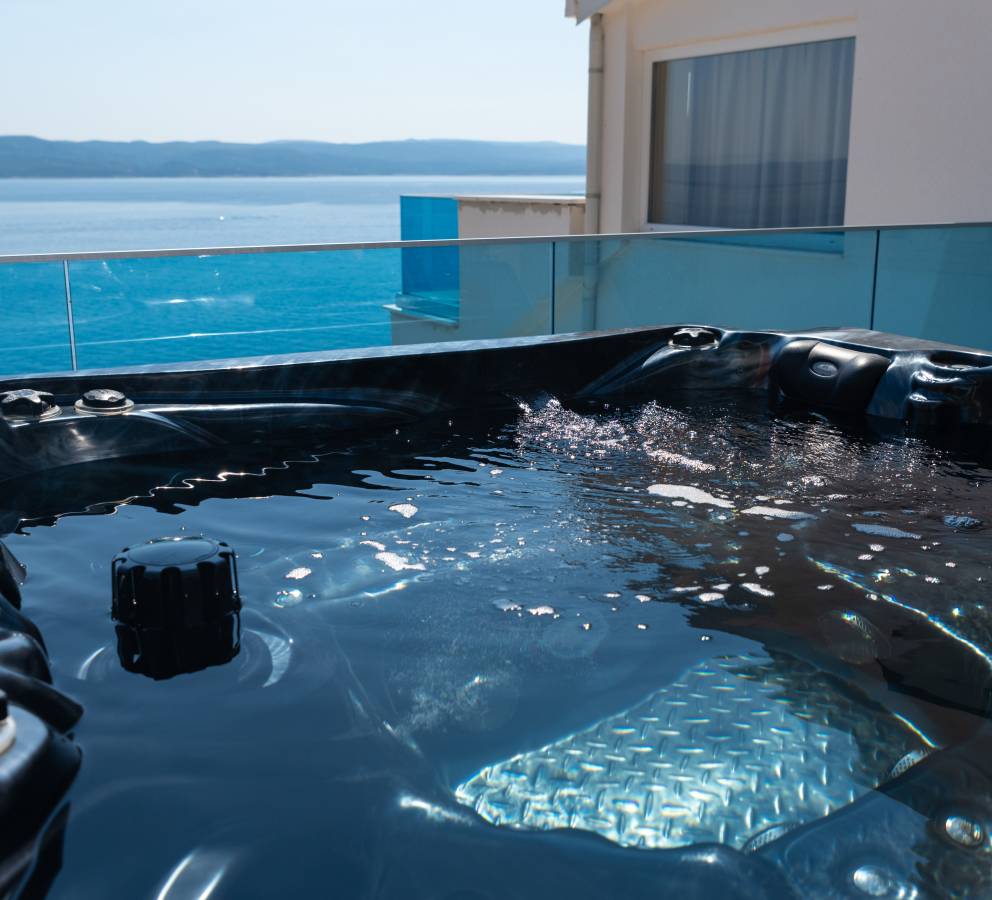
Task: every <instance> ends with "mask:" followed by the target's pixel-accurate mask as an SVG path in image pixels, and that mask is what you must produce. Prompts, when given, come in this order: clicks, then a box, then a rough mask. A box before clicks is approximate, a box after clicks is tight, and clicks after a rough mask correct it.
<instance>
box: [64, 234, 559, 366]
mask: <svg viewBox="0 0 992 900" xmlns="http://www.w3.org/2000/svg"><path fill="white" fill-rule="evenodd" d="M452 252H454V253H455V254H456V261H457V263H458V271H459V274H458V278H457V280H456V281H455V282H454V284H452V282H451V280H450V272H449V271H448V270H447V269H445V268H444V265H443V263H442V262H438V261H437V260H435V261H434V263H431V261H430V259H429V257H431V256H432V255H434V256H437V257H440V258H441V259H442V260H443V259H444V258H447V257H450V255H451V253H452ZM406 253H416V254H418V255H420V256H423V257H424V258H425V264H424V266H423V269H424V271H425V272H426V271H431V267H432V265H433V266H434V268H433V270H434V271H435V272H439V273H440V275H438V276H437V277H436V279H435V280H433V281H432V280H429V279H428V280H425V282H424V288H425V290H424V293H423V294H422V295H409V294H406V293H405V292H404V291H403V290H402V275H401V273H402V265H403V254H406ZM71 272H72V289H73V297H74V306H75V321H76V342H77V354H78V358H79V366H80V368H94V367H104V366H126V365H139V364H145V363H168V362H185V361H193V360H205V359H224V358H230V357H241V356H245V357H247V356H262V355H267V354H281V353H300V352H308V351H321V350H336V349H347V348H360V347H374V346H387V345H390V344H412V343H422V342H430V341H447V340H465V339H469V338H494V337H508V336H519V335H532V334H545V333H548V332H550V331H551V317H550V312H549V310H550V304H551V245H550V243H536V244H535V243H520V244H518V243H506V244H502V243H501V244H489V245H481V246H480V245H466V246H459V247H448V246H441V247H423V248H406V249H403V250H401V249H399V248H394V247H380V248H369V249H347V250H332V251H314V252H288V253H257V254H234V255H219V256H196V257H193V256H173V257H155V258H133V259H116V260H99V261H77V262H74V263H72V268H71Z"/></svg>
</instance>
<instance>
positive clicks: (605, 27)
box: [566, 0, 992, 233]
mask: <svg viewBox="0 0 992 900" xmlns="http://www.w3.org/2000/svg"><path fill="white" fill-rule="evenodd" d="M566 11H567V14H568V15H570V16H572V17H574V18H576V19H577V20H578V21H584V20H586V19H591V34H590V94H589V145H588V156H589V173H588V188H589V190H588V197H587V221H586V230H587V231H591V232H600V233H620V232H635V231H644V230H651V229H683V228H686V227H725V228H726V227H730V228H744V227H785V226H801V225H841V224H844V225H861V224H872V225H876V224H897V223H912V222H965V221H972V222H974V221H989V220H992V47H990V43H992V0H941V2H933V0H607V2H601V0H568V2H567V8H566ZM597 195H599V196H597Z"/></svg>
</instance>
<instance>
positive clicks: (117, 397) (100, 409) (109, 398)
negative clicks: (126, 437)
mask: <svg viewBox="0 0 992 900" xmlns="http://www.w3.org/2000/svg"><path fill="white" fill-rule="evenodd" d="M133 407H134V403H133V402H132V401H130V400H128V399H127V397H125V396H124V394H122V393H121V392H120V391H115V390H112V389H110V388H93V389H92V390H90V391H87V392H86V393H85V394H83V396H82V397H81V398H80V399H79V400H77V401H76V409H78V410H80V411H82V412H93V413H118V412H125V411H127V410H129V409H132V408H133Z"/></svg>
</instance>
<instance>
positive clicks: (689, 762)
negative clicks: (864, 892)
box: [456, 655, 926, 848]
mask: <svg viewBox="0 0 992 900" xmlns="http://www.w3.org/2000/svg"><path fill="white" fill-rule="evenodd" d="M925 748H926V744H925V743H924V742H923V740H922V739H921V738H920V737H919V736H918V734H917V733H916V732H914V731H913V730H912V729H911V728H909V727H908V726H907V725H905V724H904V723H903V722H902V721H901V720H900V719H897V718H896V717H895V716H893V715H891V714H889V713H887V712H886V711H885V710H884V709H882V708H881V707H879V706H877V705H876V704H874V703H872V702H871V701H870V700H868V699H867V698H866V697H863V696H862V695H860V694H859V693H858V692H856V691H854V690H852V689H850V688H848V687H846V686H845V685H843V684H842V683H841V682H839V681H837V680H835V679H833V678H831V677H829V676H827V675H825V674H824V673H822V672H820V671H818V670H817V669H815V668H813V667H812V666H810V665H808V664H806V663H803V662H800V661H798V660H795V659H793V658H792V657H788V656H781V655H776V656H775V657H774V658H772V657H769V656H767V655H745V656H736V657H729V658H717V659H713V660H709V661H707V662H705V663H702V664H698V665H696V666H694V667H692V668H691V669H689V670H688V671H687V672H685V674H684V675H682V676H681V677H680V678H679V679H678V680H677V681H675V682H673V683H672V684H669V685H668V686H666V687H664V688H662V689H661V690H659V691H657V692H656V693H654V694H652V695H651V696H650V697H649V698H648V699H646V700H645V701H643V702H642V703H640V704H639V705H637V706H635V707H633V708H631V709H628V710H626V711H624V712H621V713H619V714H617V715H615V716H613V717H611V718H609V719H605V720H603V721H601V722H599V723H597V724H596V725H594V726H593V727H591V728H589V729H588V730H586V731H582V732H579V733H577V734H573V735H570V736H568V737H564V738H561V739H560V740H558V741H555V742H554V743H553V744H549V745H548V746H546V747H543V748H541V749H540V750H536V751H533V752H529V753H523V754H520V755H518V756H515V757H513V758H512V759H509V760H506V761H505V762H500V763H496V764H495V765H492V766H488V767H486V768H485V769H483V770H482V771H481V772H479V773H478V774H477V775H475V776H474V777H473V778H471V779H470V780H468V781H467V782H465V783H464V784H462V785H460V786H459V787H458V788H457V789H456V794H457V797H458V800H459V802H461V803H463V804H464V805H466V806H470V807H472V808H474V809H475V810H476V811H477V812H478V813H479V814H480V815H481V816H482V817H483V818H485V819H486V820H488V821H489V822H492V823H493V824H496V825H508V826H511V827H517V828H535V829H538V828H539V829H555V828H577V829H581V830H584V831H594V832H596V833H597V834H600V835H602V836H603V837H606V838H609V839H610V840H612V841H615V842H617V843H618V844H623V845H630V846H637V847H646V848H660V847H678V846H685V845H688V844H697V843H706V842H714V841H715V842H719V843H722V844H729V845H730V846H732V847H736V848H742V847H744V845H745V844H747V843H748V842H749V841H750V840H752V839H755V838H756V837H757V836H758V835H761V834H762V832H765V831H767V830H768V829H772V828H775V829H788V828H789V827H792V826H794V825H799V824H801V823H803V822H808V821H811V820H814V819H818V818H820V817H821V816H826V815H828V814H830V813H831V812H833V811H835V810H837V809H839V808H840V807H842V806H846V805H847V804H849V803H852V802H853V801H854V800H856V799H857V798H858V797H859V796H861V795H862V794H864V793H866V792H867V791H869V790H870V789H872V788H874V787H876V786H878V784H880V783H881V782H882V781H883V780H885V778H886V776H887V775H888V773H889V772H890V770H891V769H892V767H893V766H894V765H895V764H896V763H897V762H898V761H899V760H900V759H901V758H902V757H904V756H905V755H906V754H907V753H910V752H911V751H914V750H924V749H925ZM759 840H760V838H759Z"/></svg>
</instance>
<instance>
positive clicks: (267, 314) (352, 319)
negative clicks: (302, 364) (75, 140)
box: [0, 176, 584, 373]
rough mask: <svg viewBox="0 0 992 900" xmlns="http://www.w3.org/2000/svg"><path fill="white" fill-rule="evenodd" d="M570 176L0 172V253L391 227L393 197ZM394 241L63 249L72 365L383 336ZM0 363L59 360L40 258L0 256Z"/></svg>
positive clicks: (53, 293) (328, 236)
mask: <svg viewBox="0 0 992 900" xmlns="http://www.w3.org/2000/svg"><path fill="white" fill-rule="evenodd" d="M583 187H584V183H583V179H582V177H581V176H548V177H541V176H528V177H509V176H491V177H456V176H450V177H436V176H430V177H419V178H418V177H409V176H392V177H390V176H386V177H383V176H368V177H364V176H339V177H319V178H114V179H102V178H100V179H97V178H88V179H0V255H4V254H26V253H69V252H73V251H100V250H152V249H167V248H181V247H185V248H190V247H194V248H195V247H220V246H249V245H263V244H297V243H301V244H313V243H339V242H342V243H351V242H369V241H391V240H399V239H400V237H401V235H400V197H401V196H402V195H404V194H420V195H433V196H440V197H446V196H453V195H456V194H577V195H578V194H581V193H582V192H583ZM401 271H402V262H401V253H400V251H398V250H379V251H374V250H366V251H361V250H352V251H342V252H338V253H307V254H295V253H288V254H279V255H278V256H276V255H271V256H269V255H253V256H237V257H210V256H203V257H183V258H172V259H149V260H116V261H95V262H74V263H72V264H71V265H70V285H71V295H72V300H73V316H74V322H75V340H76V353H77V365H78V367H79V368H100V367H108V366H129V365H138V364H144V363H167V362H182V361H187V360H202V359H212V358H227V357H235V356H251V355H259V354H264V353H273V352H275V353H280V352H287V353H288V352H298V351H306V350H321V349H338V348H344V347H361V346H378V345H382V344H389V343H390V322H389V314H388V312H387V311H386V309H385V306H386V305H387V304H388V303H390V302H392V301H393V300H394V299H395V296H396V294H397V293H398V292H399V291H400V290H401ZM0 315H2V316H3V321H4V327H3V329H0V373H24V372H40V371H60V370H63V369H66V368H69V366H70V362H71V360H70V350H69V337H68V329H67V326H66V302H65V279H64V272H63V269H62V265H61V264H60V263H55V262H44V263H18V264H11V265H2V264H0Z"/></svg>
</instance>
